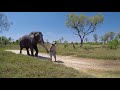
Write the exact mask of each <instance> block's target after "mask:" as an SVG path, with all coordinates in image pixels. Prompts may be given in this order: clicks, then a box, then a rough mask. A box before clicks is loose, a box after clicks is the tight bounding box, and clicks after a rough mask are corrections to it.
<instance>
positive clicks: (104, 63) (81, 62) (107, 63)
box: [6, 50, 120, 70]
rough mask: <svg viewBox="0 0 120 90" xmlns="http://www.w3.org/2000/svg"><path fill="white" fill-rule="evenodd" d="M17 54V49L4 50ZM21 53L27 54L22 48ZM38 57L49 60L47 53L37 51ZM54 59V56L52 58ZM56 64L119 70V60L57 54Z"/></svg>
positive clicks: (78, 67)
mask: <svg viewBox="0 0 120 90" xmlns="http://www.w3.org/2000/svg"><path fill="white" fill-rule="evenodd" d="M6 51H11V52H14V53H16V54H19V50H6ZM22 54H24V55H27V53H26V51H25V50H23V51H22ZM38 58H41V59H47V60H49V54H46V53H39V54H38ZM53 61H54V58H53ZM54 63H56V64H64V65H65V66H68V67H72V68H75V69H78V70H82V69H95V70H115V69H119V70H120V60H95V59H85V58H84V59H83V58H77V57H73V56H60V55H57V62H54Z"/></svg>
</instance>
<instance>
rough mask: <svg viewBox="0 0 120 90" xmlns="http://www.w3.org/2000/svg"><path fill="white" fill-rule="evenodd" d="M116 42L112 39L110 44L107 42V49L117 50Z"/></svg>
mask: <svg viewBox="0 0 120 90" xmlns="http://www.w3.org/2000/svg"><path fill="white" fill-rule="evenodd" d="M118 44H119V43H118V40H117V39H114V40H112V41H111V42H109V43H108V44H107V47H108V48H110V49H117V48H118Z"/></svg>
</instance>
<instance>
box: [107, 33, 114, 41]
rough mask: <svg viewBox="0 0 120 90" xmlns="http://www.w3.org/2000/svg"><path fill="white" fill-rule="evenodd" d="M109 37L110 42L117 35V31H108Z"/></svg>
mask: <svg viewBox="0 0 120 90" xmlns="http://www.w3.org/2000/svg"><path fill="white" fill-rule="evenodd" d="M108 37H109V40H108V41H109V42H110V41H112V40H113V39H114V37H115V33H114V32H108Z"/></svg>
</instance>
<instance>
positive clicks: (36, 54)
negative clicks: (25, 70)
mask: <svg viewBox="0 0 120 90" xmlns="http://www.w3.org/2000/svg"><path fill="white" fill-rule="evenodd" d="M34 49H35V51H36V53H35V56H38V48H37V46H35V47H34Z"/></svg>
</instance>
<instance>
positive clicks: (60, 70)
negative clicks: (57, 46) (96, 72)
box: [0, 48, 93, 78]
mask: <svg viewBox="0 0 120 90" xmlns="http://www.w3.org/2000/svg"><path fill="white" fill-rule="evenodd" d="M19 57H20V58H19ZM0 77H1V78H87V77H93V76H92V75H89V74H86V73H84V72H82V71H80V72H79V71H77V70H75V69H73V68H70V67H66V66H64V65H61V64H54V63H52V62H50V61H49V60H43V59H38V58H33V57H30V56H25V55H21V54H14V53H12V52H7V51H3V50H1V48H0Z"/></svg>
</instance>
